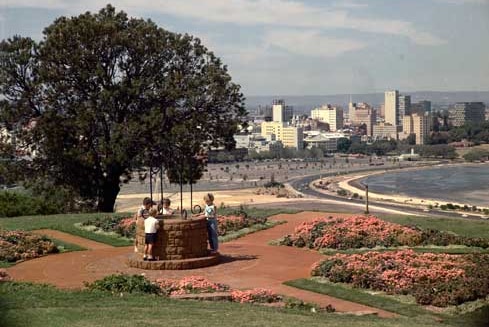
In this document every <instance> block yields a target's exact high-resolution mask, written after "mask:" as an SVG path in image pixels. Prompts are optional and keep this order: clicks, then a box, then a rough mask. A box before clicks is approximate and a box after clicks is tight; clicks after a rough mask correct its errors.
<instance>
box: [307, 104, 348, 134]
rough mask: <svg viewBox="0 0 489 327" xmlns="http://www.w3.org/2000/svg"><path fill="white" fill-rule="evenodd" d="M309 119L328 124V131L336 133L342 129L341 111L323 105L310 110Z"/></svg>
mask: <svg viewBox="0 0 489 327" xmlns="http://www.w3.org/2000/svg"><path fill="white" fill-rule="evenodd" d="M311 118H312V119H316V120H319V121H320V122H324V123H328V124H329V130H330V131H332V132H336V131H337V130H339V129H342V128H343V109H341V108H337V107H332V106H331V105H329V104H328V105H325V106H322V107H320V108H316V109H313V110H311Z"/></svg>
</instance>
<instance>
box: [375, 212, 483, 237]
mask: <svg viewBox="0 0 489 327" xmlns="http://www.w3.org/2000/svg"><path fill="white" fill-rule="evenodd" d="M379 218H381V219H383V220H387V221H390V222H393V223H397V224H401V225H416V226H418V227H420V228H432V229H437V230H441V231H447V232H453V233H455V234H457V235H460V236H467V237H482V238H489V221H487V220H472V219H464V218H435V217H418V216H401V215H379Z"/></svg>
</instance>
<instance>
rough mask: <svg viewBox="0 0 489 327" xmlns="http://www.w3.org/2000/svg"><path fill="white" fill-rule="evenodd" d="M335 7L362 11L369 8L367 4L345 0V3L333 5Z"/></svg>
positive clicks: (340, 2)
mask: <svg viewBox="0 0 489 327" xmlns="http://www.w3.org/2000/svg"><path fill="white" fill-rule="evenodd" d="M333 7H335V8H346V9H362V8H366V7H368V5H367V4H366V3H359V2H353V1H347V0H343V1H339V2H336V3H333Z"/></svg>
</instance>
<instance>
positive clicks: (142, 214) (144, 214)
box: [134, 197, 154, 253]
mask: <svg viewBox="0 0 489 327" xmlns="http://www.w3.org/2000/svg"><path fill="white" fill-rule="evenodd" d="M153 205H154V202H153V201H152V200H151V199H150V198H148V197H146V198H144V199H143V205H142V206H141V207H140V208H139V209H138V211H137V212H136V214H135V215H134V220H135V221H136V223H137V221H138V219H139V218H142V219H146V218H148V216H149V209H151V207H152V206H153ZM134 252H136V253H137V252H138V239H137V237H136V238H135V239H134Z"/></svg>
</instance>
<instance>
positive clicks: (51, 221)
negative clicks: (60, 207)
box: [0, 213, 132, 246]
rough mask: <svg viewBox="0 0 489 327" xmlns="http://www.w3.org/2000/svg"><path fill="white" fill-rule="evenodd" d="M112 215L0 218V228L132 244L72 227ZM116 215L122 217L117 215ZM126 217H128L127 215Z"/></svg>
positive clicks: (106, 242)
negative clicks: (65, 234)
mask: <svg viewBox="0 0 489 327" xmlns="http://www.w3.org/2000/svg"><path fill="white" fill-rule="evenodd" d="M109 215H113V214H107V213H94V214H62V215H49V216H23V217H13V218H0V228H5V229H9V230H36V229H55V230H59V231H62V232H65V233H69V234H73V235H77V236H80V237H84V238H88V239H90V240H93V241H97V242H101V243H105V244H109V245H112V246H128V245H131V244H132V242H131V241H129V240H127V239H122V238H119V237H113V236H108V235H103V234H96V233H92V232H89V231H85V230H82V229H80V228H77V227H75V226H74V224H75V223H80V222H83V221H86V220H89V219H95V218H97V217H100V218H102V217H107V216H109ZM117 215H124V214H120V213H118V214H117ZM127 216H130V215H129V214H127Z"/></svg>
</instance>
